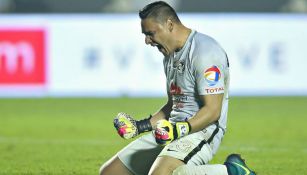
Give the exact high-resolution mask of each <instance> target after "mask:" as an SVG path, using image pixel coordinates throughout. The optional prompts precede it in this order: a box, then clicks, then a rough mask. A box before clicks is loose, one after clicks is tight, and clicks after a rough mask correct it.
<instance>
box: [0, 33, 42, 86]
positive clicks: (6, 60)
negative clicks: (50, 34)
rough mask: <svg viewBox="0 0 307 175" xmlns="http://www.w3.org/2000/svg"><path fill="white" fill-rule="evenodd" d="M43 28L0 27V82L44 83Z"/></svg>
mask: <svg viewBox="0 0 307 175" xmlns="http://www.w3.org/2000/svg"><path fill="white" fill-rule="evenodd" d="M45 63H46V58H45V34H44V31H43V30H34V29H33V30H29V29H26V30H1V29H0V84H44V83H45Z"/></svg>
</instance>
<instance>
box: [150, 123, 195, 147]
mask: <svg viewBox="0 0 307 175" xmlns="http://www.w3.org/2000/svg"><path fill="white" fill-rule="evenodd" d="M190 131H191V125H190V123H189V122H177V123H175V124H171V123H170V122H169V121H168V120H165V119H162V120H159V121H158V122H157V128H156V129H155V131H154V136H155V138H156V142H157V143H158V144H159V145H163V146H164V145H167V144H169V143H170V142H172V141H173V140H176V139H177V138H180V137H183V136H185V135H188V134H189V132H190Z"/></svg>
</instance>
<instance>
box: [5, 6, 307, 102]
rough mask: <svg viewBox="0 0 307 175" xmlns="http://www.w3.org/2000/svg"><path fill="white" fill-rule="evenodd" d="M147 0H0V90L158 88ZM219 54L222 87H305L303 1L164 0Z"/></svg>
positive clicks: (271, 90) (256, 90)
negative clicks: (146, 29)
mask: <svg viewBox="0 0 307 175" xmlns="http://www.w3.org/2000/svg"><path fill="white" fill-rule="evenodd" d="M149 2H151V1H150V0H142V1H140V0H62V1H54V0H26V1H25V0H0V12H1V14H0V96H2V97H46V96H50V97H63V96H64V97H65V96H89V97H93V96H95V97H119V96H133V97H134V96H146V97H147V96H150V97H151V96H164V95H165V86H164V82H165V79H164V73H163V68H162V55H161V54H160V53H159V52H158V51H157V50H156V49H153V48H150V47H148V46H146V45H145V43H144V36H143V35H142V34H141V30H140V24H139V23H140V21H139V18H138V11H139V9H141V8H142V7H144V6H145V5H146V4H148V3H149ZM167 2H168V3H170V4H171V5H172V6H173V7H174V8H175V9H176V10H177V11H178V13H179V16H180V18H181V19H182V22H183V23H184V24H185V25H186V26H188V27H190V28H193V29H195V30H197V31H199V32H203V33H206V34H208V35H210V36H212V37H213V38H215V39H216V40H217V41H218V42H219V43H220V44H221V45H222V47H223V48H225V50H226V52H227V53H228V56H229V59H230V65H231V86H230V87H231V89H230V93H231V95H243V96H245V95H248V96H250V95H251V96H253V95H260V96H263V95H265V96H266V95H274V96H275V95H278V96H279V95H282V96H284V95H307V79H306V78H305V77H304V68H305V67H304V65H306V64H307V61H306V60H307V59H306V58H307V53H306V52H304V50H305V49H306V45H307V15H306V12H307V0H271V1H266V0H258V1H249V0H248V1H246V0H231V1H229V0H215V1H212V0H201V1H200V0H189V1H184V0H176V1H172V0H168V1H167Z"/></svg>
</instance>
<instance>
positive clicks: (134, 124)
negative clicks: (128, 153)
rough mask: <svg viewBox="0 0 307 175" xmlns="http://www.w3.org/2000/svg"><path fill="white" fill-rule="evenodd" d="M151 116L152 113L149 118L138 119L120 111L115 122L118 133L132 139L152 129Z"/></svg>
mask: <svg viewBox="0 0 307 175" xmlns="http://www.w3.org/2000/svg"><path fill="white" fill-rule="evenodd" d="M150 118H151V115H150V117H149V118H147V119H144V120H140V121H136V120H135V119H133V118H132V117H131V116H130V115H128V114H126V113H124V112H121V113H118V114H117V116H116V117H115V118H114V121H113V123H114V127H115V128H116V130H117V132H118V134H119V135H120V136H121V137H123V138H125V139H131V138H133V137H136V136H137V135H139V134H141V133H143V132H147V131H151V130H152V126H151V124H150Z"/></svg>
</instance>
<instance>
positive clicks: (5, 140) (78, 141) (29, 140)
mask: <svg viewBox="0 0 307 175" xmlns="http://www.w3.org/2000/svg"><path fill="white" fill-rule="evenodd" d="M119 139H120V138H119ZM1 143H17V144H55V145H65V144H81V145H114V144H115V145H116V143H119V140H118V141H116V140H104V139H103V138H101V139H86V140H85V139H39V138H18V137H1V136H0V144H1Z"/></svg>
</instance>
